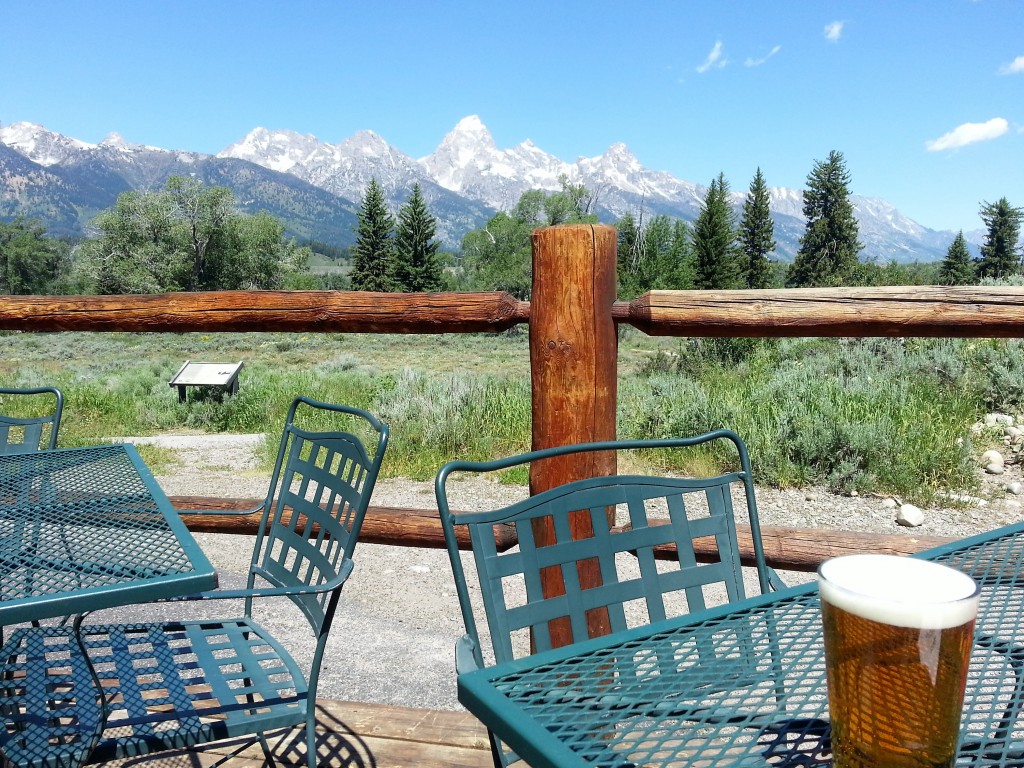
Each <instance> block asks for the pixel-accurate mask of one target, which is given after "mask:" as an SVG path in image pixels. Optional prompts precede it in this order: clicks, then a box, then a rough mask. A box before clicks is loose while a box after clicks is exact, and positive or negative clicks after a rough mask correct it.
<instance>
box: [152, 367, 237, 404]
mask: <svg viewBox="0 0 1024 768" xmlns="http://www.w3.org/2000/svg"><path fill="white" fill-rule="evenodd" d="M241 370H242V363H241V362H238V363H193V362H192V361H191V360H186V361H185V364H184V365H183V366H181V368H179V369H178V372H177V373H176V374H174V376H172V377H171V380H170V381H169V382H167V383H168V384H170V385H171V386H172V387H177V388H178V400H179V401H180V402H182V403H184V402H185V387H219V388H220V389H221V390H223V391H224V392H227V393H228V394H229V395H233V394H235V393H236V392H237V391H238V372H239V371H241Z"/></svg>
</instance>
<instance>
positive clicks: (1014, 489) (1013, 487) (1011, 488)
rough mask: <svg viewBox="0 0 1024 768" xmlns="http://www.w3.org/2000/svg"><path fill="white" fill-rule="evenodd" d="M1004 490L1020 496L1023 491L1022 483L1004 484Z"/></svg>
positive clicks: (1023, 484) (1023, 485)
mask: <svg viewBox="0 0 1024 768" xmlns="http://www.w3.org/2000/svg"><path fill="white" fill-rule="evenodd" d="M1006 492H1007V493H1012V494H1013V495H1014V496H1020V495H1021V494H1022V493H1024V483H1019V482H1012V483H1009V484H1008V485H1007V486H1006Z"/></svg>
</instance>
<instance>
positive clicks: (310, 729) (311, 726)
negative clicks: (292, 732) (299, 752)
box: [306, 705, 317, 768]
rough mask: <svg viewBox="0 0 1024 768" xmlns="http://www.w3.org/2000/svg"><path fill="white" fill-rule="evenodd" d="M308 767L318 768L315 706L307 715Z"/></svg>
mask: <svg viewBox="0 0 1024 768" xmlns="http://www.w3.org/2000/svg"><path fill="white" fill-rule="evenodd" d="M306 765H307V766H308V768H317V762H316V706H315V705H314V706H313V707H312V708H311V709H310V711H309V712H307V713H306Z"/></svg>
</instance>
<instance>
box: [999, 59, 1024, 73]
mask: <svg viewBox="0 0 1024 768" xmlns="http://www.w3.org/2000/svg"><path fill="white" fill-rule="evenodd" d="M1021 72H1024V56H1018V57H1017V58H1016V59H1014V60H1013V61H1011V62H1010V63H1009V64H1003V66H1001V67H1000V68H999V74H1000V75H1019V74H1020V73H1021Z"/></svg>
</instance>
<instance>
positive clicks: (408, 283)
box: [394, 184, 441, 293]
mask: <svg viewBox="0 0 1024 768" xmlns="http://www.w3.org/2000/svg"><path fill="white" fill-rule="evenodd" d="M436 230H437V220H436V219H435V218H434V217H433V216H432V215H431V214H430V211H429V210H427V204H426V201H424V199H423V193H422V191H421V190H420V185H419V184H414V185H413V188H412V194H411V195H410V196H409V199H408V200H407V201H406V202H405V205H403V206H402V208H401V210H399V212H398V226H397V227H396V229H395V261H394V264H395V268H394V277H395V284H396V287H397V289H398V290H400V291H408V292H411V293H418V292H421V291H439V290H441V262H440V260H439V259H438V256H437V251H438V249H439V248H440V247H441V244H440V243H439V242H438V241H437V240H435V239H434V233H435V232H436Z"/></svg>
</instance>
